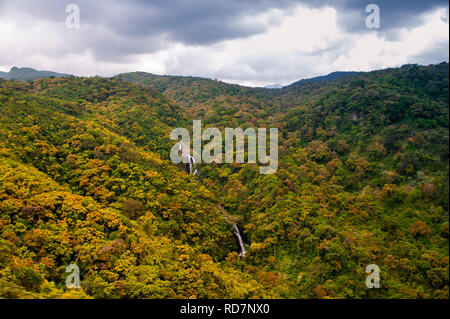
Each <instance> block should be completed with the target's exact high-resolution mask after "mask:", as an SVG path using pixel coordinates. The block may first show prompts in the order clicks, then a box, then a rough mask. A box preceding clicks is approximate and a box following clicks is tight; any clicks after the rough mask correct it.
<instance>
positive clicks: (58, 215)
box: [0, 63, 449, 298]
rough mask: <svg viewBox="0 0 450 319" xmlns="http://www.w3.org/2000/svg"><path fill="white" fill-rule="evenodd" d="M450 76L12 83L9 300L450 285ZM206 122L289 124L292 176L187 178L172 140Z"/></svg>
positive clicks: (2, 115) (3, 288)
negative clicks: (259, 82) (371, 272)
mask: <svg viewBox="0 0 450 319" xmlns="http://www.w3.org/2000/svg"><path fill="white" fill-rule="evenodd" d="M448 89H449V83H448V63H442V64H439V65H432V66H417V65H406V66H404V67H402V68H397V69H387V70H381V71H375V72H370V73H355V74H349V75H348V76H346V77H344V78H340V79H336V80H333V81H323V82H322V81H321V82H315V81H312V82H299V83H297V84H294V85H291V86H289V87H286V88H283V89H260V88H258V89H256V88H246V87H240V86H237V85H229V84H225V83H222V82H219V81H214V80H207V79H200V78H189V77H169V76H166V77H159V76H154V75H150V74H146V73H128V74H122V75H119V76H117V77H115V78H111V79H105V78H99V77H92V78H75V77H65V78H48V79H39V80H35V81H32V82H27V83H23V82H16V81H4V80H1V79H0V297H3V298H448V297H449V286H448V285H449V268H448V267H449V266H448V252H449V246H448V236H449V224H448V210H449V205H448V199H449V193H448V190H449V185H448V179H449V166H448V155H449V139H448V121H449V117H448V105H449V101H448V94H449V91H448ZM192 119H201V120H202V122H203V123H204V124H205V125H207V126H215V127H218V128H224V127H239V126H240V127H243V128H245V127H278V128H279V133H280V136H279V168H278V171H277V173H276V174H273V175H260V174H259V173H258V172H259V170H258V166H257V165H256V164H248V163H247V164H232V165H231V164H220V165H218V164H210V165H199V166H198V171H199V175H198V176H193V175H189V174H187V173H186V172H185V171H184V170H183V169H182V168H180V167H178V166H177V165H175V164H173V163H171V162H170V160H169V151H170V148H171V146H172V145H173V142H172V141H170V139H169V135H170V131H171V130H172V129H173V128H175V127H189V125H191V123H192ZM224 214H226V216H227V217H226V218H224ZM229 220H233V221H235V222H236V223H237V224H238V225H239V227H240V229H241V230H242V232H243V235H244V241H245V243H246V246H247V247H246V248H247V254H246V256H245V257H239V255H238V252H239V247H238V243H237V241H236V239H235V237H234V234H233V227H232V225H231V224H230V223H229ZM70 263H76V264H77V265H78V266H79V267H80V274H81V289H66V288H65V279H66V277H67V273H66V272H65V268H66V266H67V265H69V264H70ZM368 264H377V265H378V266H379V267H380V274H381V288H380V289H367V288H366V286H365V279H366V276H367V274H365V272H364V271H365V267H366V266H367V265H368Z"/></svg>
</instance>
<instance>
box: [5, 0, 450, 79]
mask: <svg viewBox="0 0 450 319" xmlns="http://www.w3.org/2000/svg"><path fill="white" fill-rule="evenodd" d="M70 3H74V4H77V5H78V6H79V8H80V11H81V12H80V13H81V14H80V26H81V27H80V28H79V29H69V28H67V27H66V24H65V20H66V17H67V15H68V14H67V13H66V11H65V9H66V6H67V5H68V4H70ZM370 3H375V4H377V5H379V7H380V10H381V28H380V29H367V28H366V26H365V19H366V16H367V13H366V12H365V8H366V6H367V5H368V4H370ZM448 21H449V9H448V1H443V0H428V1H427V0H422V1H419V0H410V1H393V0H371V1H364V0H342V1H332V0H312V1H305V0H298V1H295V0H278V1H275V0H258V1H257V0H223V1H222V0H221V1H219V0H149V1H144V0H131V1H130V0H128V1H121V0H107V1H106V0H71V1H61V0H39V1H22V0H0V70H1V71H8V70H9V69H10V68H11V67H12V66H29V67H33V68H36V69H40V70H52V71H56V72H64V73H72V74H75V75H96V74H98V75H103V76H111V75H115V74H117V73H121V72H130V71H137V70H139V71H146V72H151V73H155V74H175V75H195V76H203V77H210V78H218V79H221V80H224V81H227V82H233V83H240V84H244V85H268V84H273V83H280V84H283V85H285V84H289V83H291V82H293V81H296V80H298V79H301V78H308V77H312V76H317V75H323V74H327V73H330V72H333V71H338V70H355V71H359V70H363V71H367V70H373V69H380V68H385V67H391V66H400V65H402V64H405V63H420V64H431V63H439V62H442V61H448V59H449V52H448V45H449V32H448V28H449V22H448Z"/></svg>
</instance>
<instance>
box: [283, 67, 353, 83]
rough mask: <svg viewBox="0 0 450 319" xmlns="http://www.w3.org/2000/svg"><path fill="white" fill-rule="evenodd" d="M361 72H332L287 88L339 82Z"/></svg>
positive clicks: (303, 80)
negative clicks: (338, 80)
mask: <svg viewBox="0 0 450 319" xmlns="http://www.w3.org/2000/svg"><path fill="white" fill-rule="evenodd" d="M358 73H361V72H355V71H348V72H344V71H337V72H332V73H330V74H328V75H322V76H316V77H314V78H310V79H302V80H300V81H297V82H294V83H292V84H289V85H287V86H285V87H292V86H298V85H302V84H306V83H318V82H324V81H333V80H337V79H342V78H344V77H347V76H349V75H355V74H358Z"/></svg>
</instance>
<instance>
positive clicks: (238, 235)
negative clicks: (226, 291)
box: [179, 142, 247, 257]
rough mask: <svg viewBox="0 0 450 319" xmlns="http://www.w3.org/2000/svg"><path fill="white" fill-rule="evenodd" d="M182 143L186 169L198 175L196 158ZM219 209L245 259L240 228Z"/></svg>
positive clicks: (181, 147)
mask: <svg viewBox="0 0 450 319" xmlns="http://www.w3.org/2000/svg"><path fill="white" fill-rule="evenodd" d="M179 143H180V151H181V154H182V156H184V157H187V158H188V163H187V165H186V168H187V170H188V172H189V174H194V175H197V174H198V170H194V171H193V169H194V164H195V159H194V157H193V156H192V155H191V154H190V153H191V150H190V147H189V146H187V145H186V144H184V143H183V142H179ZM217 208H219V210H220V211H221V213H222V215H223V217H224V218H225V220H226V221H227V222H228V223H230V224H231V225H233V234H234V235H236V238H237V240H238V243H239V247H240V249H241V251H240V253H239V256H240V257H245V254H246V253H247V250H246V249H245V246H244V241H243V240H242V236H241V232H240V231H239V227H238V226H237V224H236V223H235V222H233V221H231V220H230V219H229V218H228V217H227V215H226V214H225V213H224V210H223V207H222V205H221V204H217Z"/></svg>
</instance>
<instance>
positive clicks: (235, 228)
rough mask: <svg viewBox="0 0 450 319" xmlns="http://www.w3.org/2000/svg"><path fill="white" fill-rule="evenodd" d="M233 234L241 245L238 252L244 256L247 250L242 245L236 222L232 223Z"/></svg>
mask: <svg viewBox="0 0 450 319" xmlns="http://www.w3.org/2000/svg"><path fill="white" fill-rule="evenodd" d="M234 234H235V235H236V237H237V238H238V242H239V246H241V252H240V253H239V256H240V257H245V254H246V253H247V251H246V250H245V247H244V241H243V240H242V236H241V232H240V231H239V228H238V227H237V225H236V224H234Z"/></svg>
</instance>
